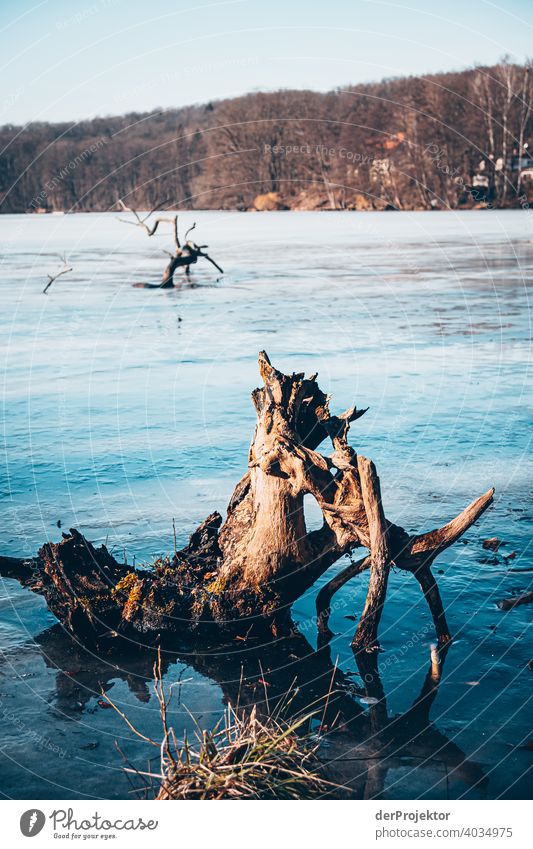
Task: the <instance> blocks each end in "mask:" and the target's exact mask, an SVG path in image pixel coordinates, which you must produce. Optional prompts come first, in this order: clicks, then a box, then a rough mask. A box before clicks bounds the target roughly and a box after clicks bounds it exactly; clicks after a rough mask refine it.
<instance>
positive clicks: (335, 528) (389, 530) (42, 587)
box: [0, 352, 494, 647]
mask: <svg viewBox="0 0 533 849" xmlns="http://www.w3.org/2000/svg"><path fill="white" fill-rule="evenodd" d="M259 369H260V373H261V377H262V379H263V386H262V387H261V388H259V389H256V390H255V391H254V392H253V393H252V400H253V403H254V406H255V409H256V414H257V423H256V428H255V432H254V435H253V439H252V442H251V445H250V451H249V457H248V469H247V471H246V472H245V474H244V475H243V477H242V479H241V480H240V482H239V483H238V484H237V486H236V488H235V490H234V493H233V495H232V497H231V499H230V502H229V505H228V508H227V513H226V518H225V520H224V521H223V520H222V517H221V516H220V514H218V513H213V514H212V515H211V516H208V518H207V519H206V520H205V522H203V523H202V524H201V525H200V527H199V528H198V529H197V531H195V533H194V534H193V535H192V536H191V539H190V542H189V544H188V545H187V546H186V547H185V548H184V549H182V550H181V551H178V552H176V553H175V555H174V557H173V558H171V559H170V558H168V559H166V560H163V561H159V562H158V563H157V564H155V565H154V568H153V569H151V570H139V569H132V568H130V567H128V566H127V565H126V564H119V563H117V561H115V560H114V558H113V557H112V556H111V555H110V554H109V552H107V550H106V549H105V548H103V547H102V548H100V549H95V548H94V547H93V546H92V545H91V544H90V543H88V542H87V541H86V540H85V539H84V538H83V537H82V536H81V534H79V533H78V532H77V531H74V530H73V531H71V535H70V536H68V537H67V538H66V539H65V540H64V541H63V542H61V543H59V544H57V545H53V544H49V545H47V546H45V547H44V548H43V549H41V551H40V553H39V557H38V558H37V559H36V560H35V561H33V565H32V567H31V568H30V569H28V561H19V562H17V561H13V560H12V559H4V560H2V559H0V571H2V570H3V571H4V572H7V574H8V575H9V576H10V577H16V578H17V579H18V580H20V581H21V583H23V584H24V585H26V586H28V587H29V588H30V589H32V590H34V591H35V592H39V593H41V594H42V595H44V597H45V598H46V601H47V603H48V605H49V607H50V609H51V610H52V611H53V612H54V613H55V614H56V616H58V618H59V619H60V620H61V621H62V622H63V623H64V625H65V627H67V628H68V629H69V630H71V631H73V632H77V633H78V632H81V633H82V634H83V636H84V638H85V639H89V638H93V639H99V638H100V637H101V636H102V635H103V634H109V633H125V634H129V633H135V632H137V633H139V632H140V633H145V634H148V635H150V634H152V635H157V634H159V633H161V632H164V631H168V632H174V633H181V632H182V631H184V630H186V629H193V630H198V631H206V630H212V629H213V628H216V629H219V628H221V627H222V628H226V629H231V630H232V631H233V632H236V633H237V634H238V635H241V636H246V635H247V634H249V633H250V632H251V631H252V630H256V629H260V628H261V629H263V628H265V627H267V628H270V629H271V630H272V631H273V632H274V633H279V632H280V631H282V630H285V631H288V630H290V628H291V621H290V608H291V605H292V604H293V602H294V601H295V600H296V599H297V598H299V597H300V596H301V595H303V593H305V592H307V591H308V590H309V589H310V588H311V587H312V586H313V584H314V583H315V581H316V580H317V578H318V577H320V576H321V575H322V574H323V573H324V572H326V570H327V569H328V568H329V567H330V566H331V565H332V564H333V563H335V562H336V561H337V560H339V559H340V558H341V557H343V556H344V555H346V554H350V553H351V552H352V551H353V550H354V549H356V548H357V547H360V546H364V547H366V548H369V549H370V557H366V558H363V559H362V560H361V561H359V563H358V564H357V565H354V566H350V567H348V568H347V569H345V570H344V571H343V572H341V573H340V575H339V576H337V577H336V578H333V580H332V581H330V582H329V583H328V584H326V586H325V587H324V588H323V590H322V591H321V603H323V602H327V604H325V605H324V604H323V608H322V609H324V607H325V608H327V607H328V606H329V602H330V600H331V597H332V595H333V593H334V592H335V591H336V590H337V589H338V588H340V586H342V585H343V584H344V583H345V582H346V581H347V580H349V579H350V578H351V577H353V576H355V575H356V574H358V573H359V572H360V571H362V570H364V569H365V568H367V566H368V565H369V563H371V565H372V569H371V578H370V583H369V593H368V597H367V603H366V605H365V610H364V612H363V619H362V622H361V624H360V625H359V627H358V629H357V631H356V637H355V640H354V642H355V645H356V646H363V647H371V646H373V645H375V644H376V643H377V638H378V634H377V629H378V624H379V618H380V615H381V610H382V607H383V602H384V599H385V594H386V587H387V576H388V569H389V565H390V563H391V562H394V563H395V565H396V566H399V567H400V568H402V569H406V570H408V571H410V572H412V573H413V574H414V575H415V577H416V578H417V580H418V581H419V583H420V585H421V587H422V590H423V592H424V594H425V596H426V599H427V601H428V604H429V605H430V608H431V610H432V614H433V617H434V621H435V625H436V628H437V633H438V636H439V641H440V642H441V643H442V642H445V639H444V638H445V637H446V638H447V639H449V633H448V628H447V625H446V619H445V616H444V610H443V608H442V602H441V600H440V595H439V593H438V589H437V587H436V582H435V579H434V578H433V576H432V574H431V572H430V570H429V566H430V564H431V562H432V561H433V560H434V559H435V557H436V556H437V555H438V554H440V553H441V552H442V551H443V550H444V549H445V548H447V547H448V546H449V545H451V544H452V543H453V542H455V540H456V539H458V537H459V536H460V535H461V534H462V533H463V532H464V531H465V530H466V529H467V528H468V527H470V525H471V524H472V523H473V522H474V521H475V520H476V519H477V518H478V517H479V516H480V515H481V514H482V513H483V511H484V510H486V508H487V507H488V506H489V504H490V503H491V502H492V497H493V492H494V491H493V490H492V489H491V490H489V491H488V492H486V493H485V494H484V495H483V496H481V497H480V498H478V499H476V501H474V502H472V504H470V505H469V507H467V508H466V510H464V511H463V512H462V513H461V514H459V516H457V517H456V518H455V519H453V520H452V521H451V522H449V523H448V524H446V525H444V526H443V527H442V528H440V529H438V530H435V531H431V532H430V533H427V534H421V535H415V536H410V535H409V534H407V533H406V531H404V529H403V528H401V527H399V526H398V525H395V524H393V523H392V522H390V521H389V520H387V519H386V518H385V515H384V512H383V507H382V504H381V493H380V487H379V481H378V478H377V473H376V470H375V467H374V465H373V464H372V463H371V462H370V461H369V460H366V459H365V458H362V457H359V458H358V457H357V454H356V452H355V451H354V449H353V448H352V447H351V446H350V445H349V443H348V433H349V429H350V425H351V423H352V422H354V421H356V420H357V419H358V418H359V417H360V416H361V415H363V413H364V412H365V410H357V408H356V407H355V406H354V407H350V408H349V409H348V410H347V411H346V412H345V413H342V414H341V415H333V414H332V413H331V412H330V410H329V398H328V397H327V396H326V395H325V394H324V393H323V392H322V390H321V389H320V388H319V386H318V384H317V382H316V375H311V376H310V377H307V378H306V377H305V375H304V374H303V373H293V374H292V375H286V374H283V373H282V372H280V371H278V370H277V369H276V368H274V367H273V366H272V364H271V363H270V360H269V358H268V356H267V355H266V353H265V352H261V353H260V355H259ZM326 439H327V440H329V441H330V443H331V446H332V449H333V450H332V453H331V455H330V456H328V455H326V454H322V453H320V452H319V451H318V450H317V449H318V447H319V445H320V444H321V443H322V442H324V441H325V440H326ZM308 494H311V495H313V496H314V498H315V499H316V501H317V503H318V505H319V507H320V508H321V510H322V515H323V524H322V527H321V528H319V529H318V530H314V531H308V530H307V528H306V523H305V516H304V497H305V495H308ZM323 626H324V627H323V630H327V616H326V617H325V621H324V622H323Z"/></svg>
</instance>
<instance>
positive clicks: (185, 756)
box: [104, 658, 333, 800]
mask: <svg viewBox="0 0 533 849" xmlns="http://www.w3.org/2000/svg"><path fill="white" fill-rule="evenodd" d="M154 683H155V692H156V696H157V699H158V702H159V709H160V715H161V723H162V728H163V738H162V740H161V742H156V741H154V740H152V739H151V738H149V737H147V736H146V735H144V734H142V733H141V732H140V731H138V730H137V729H136V728H135V727H134V726H133V725H132V724H131V722H130V721H129V720H128V719H127V717H126V716H125V715H124V714H123V713H122V711H120V710H119V709H118V708H117V706H116V705H115V704H114V703H113V702H112V701H111V700H110V699H109V697H108V696H105V697H106V698H107V700H108V701H109V703H110V704H111V705H112V706H113V707H114V708H115V710H116V711H117V712H118V713H119V714H120V716H121V717H122V718H123V719H124V721H125V722H126V723H127V725H128V726H129V727H130V728H131V729H132V731H134V732H135V734H137V736H139V737H140V738H141V739H142V740H144V741H145V742H148V743H151V744H152V745H153V746H156V747H157V748H158V749H159V760H160V770H159V772H156V771H149V772H141V771H139V770H137V769H135V768H133V767H131V766H130V767H129V768H128V769H127V771H128V772H129V773H132V772H133V773H135V775H136V776H137V777H138V778H141V779H142V781H143V782H144V787H145V789H146V790H147V791H148V795H150V796H152V797H155V798H156V799H164V800H167V799H310V798H316V797H317V796H320V795H322V794H324V793H325V792H326V791H327V790H328V789H330V788H332V787H333V785H332V784H331V783H330V782H328V781H326V780H325V779H324V778H322V777H321V775H320V772H321V763H320V761H319V759H318V757H317V749H318V747H319V744H320V732H315V733H312V732H311V723H312V720H313V719H314V718H315V717H317V715H318V713H319V712H321V709H320V708H319V706H315V708H316V709H314V710H313V709H312V708H310V709H309V710H307V711H305V712H303V713H300V714H299V715H298V716H296V717H294V716H292V717H291V718H290V719H289V718H288V715H289V708H290V703H291V697H287V698H284V699H282V700H281V701H280V702H279V703H278V704H277V705H276V707H275V708H274V709H272V710H271V709H270V708H269V707H267V712H266V715H264V716H259V715H258V712H257V709H256V707H255V706H254V707H252V708H251V710H250V709H248V710H242V709H239V706H238V705H237V706H236V707H233V706H232V705H228V707H227V708H226V710H225V712H224V716H223V717H222V719H221V720H220V721H219V722H218V723H217V725H216V726H215V728H214V729H213V730H211V731H205V730H202V729H201V728H200V726H198V725H197V724H196V732H195V739H194V741H190V740H188V739H187V737H186V736H185V738H184V740H183V742H179V741H178V740H177V738H176V735H175V733H174V729H173V728H171V727H169V725H168V706H169V704H170V701H171V698H172V687H170V690H169V693H168V695H165V692H164V689H163V683H162V680H161V666H160V658H159V662H158V663H156V664H155V666H154ZM104 695H105V694H104ZM266 703H267V706H268V699H267V700H266ZM193 719H194V718H193Z"/></svg>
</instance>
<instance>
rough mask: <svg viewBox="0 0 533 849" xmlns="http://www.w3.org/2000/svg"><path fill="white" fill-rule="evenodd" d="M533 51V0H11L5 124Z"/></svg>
mask: <svg viewBox="0 0 533 849" xmlns="http://www.w3.org/2000/svg"><path fill="white" fill-rule="evenodd" d="M532 45H533V0H500V2H489V0H447V2H446V3H443V2H442V0H405V2H396V0H389V1H388V2H385V0H320V2H317V1H316V0H212V2H203V0H198V2H195V0H70V2H69V0H0V66H1V75H0V79H1V80H2V91H1V92H0V124H7V123H11V124H22V123H26V122H28V121H79V120H82V119H84V118H91V117H94V116H96V115H100V116H105V115H121V114H124V113H127V112H133V111H135V112H145V111H152V110H154V109H157V108H162V109H168V108H172V107H176V106H185V105H187V104H192V103H204V102H207V101H210V100H218V99H221V98H225V97H233V96H236V95H239V94H243V93H245V92H248V91H256V90H262V91H270V90H273V89H279V88H310V89H314V90H318V91H327V90H330V89H334V88H336V87H338V86H343V85H346V84H348V83H362V82H368V81H371V80H378V79H381V78H383V77H391V76H402V75H406V74H423V73H430V72H436V71H441V70H451V69H459V70H460V69H462V68H465V67H468V66H471V65H473V64H475V63H481V64H492V63H494V62H496V61H497V60H498V59H499V58H500V57H501V56H502V55H504V54H510V55H511V57H512V58H514V59H516V60H517V61H523V60H524V59H525V58H526V56H528V55H530V54H531V53H532V52H533V48H532Z"/></svg>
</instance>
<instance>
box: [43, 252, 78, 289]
mask: <svg viewBox="0 0 533 849" xmlns="http://www.w3.org/2000/svg"><path fill="white" fill-rule="evenodd" d="M59 258H60V260H61V261H62V262H63V266H64V267H63V268H62V269H61V270H60V271H58V272H57V274H47V275H46V276H47V277H48V283H47V284H46V286H45V287H44V289H43V295H46V293H47V292H48V289H49V288H50V286H51V285H52V283H53V282H54V280H57V279H58V277H61V276H62V275H63V274H68V273H69V271H72V266H69V265H68V263H67V258H66V256H65V255H63V256H60V257H59Z"/></svg>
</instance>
